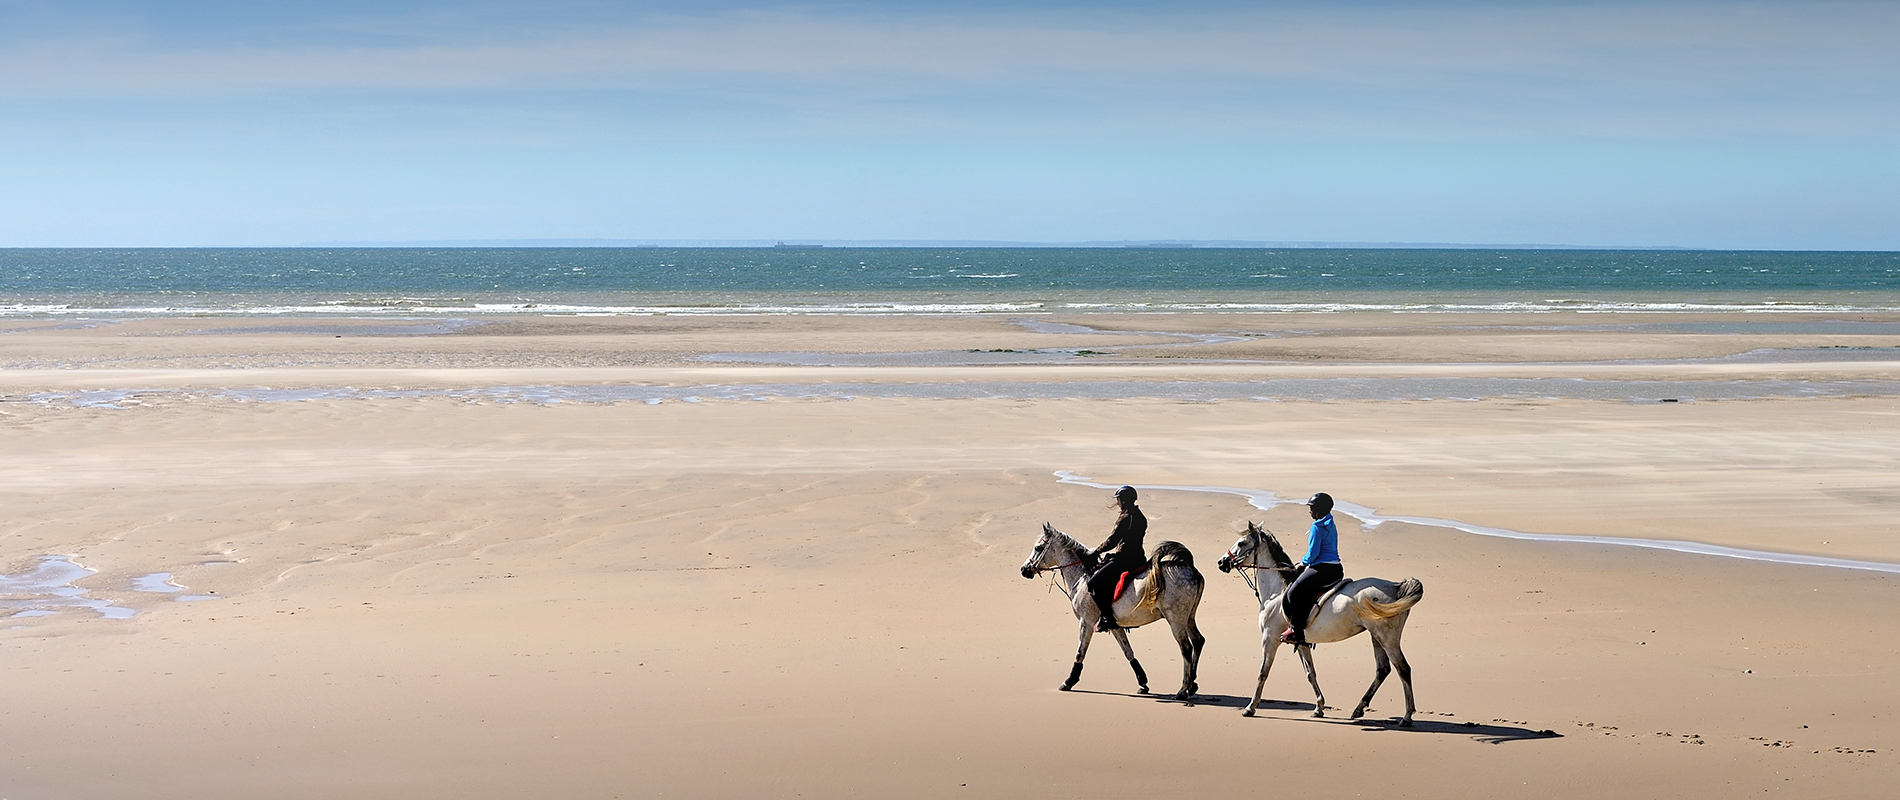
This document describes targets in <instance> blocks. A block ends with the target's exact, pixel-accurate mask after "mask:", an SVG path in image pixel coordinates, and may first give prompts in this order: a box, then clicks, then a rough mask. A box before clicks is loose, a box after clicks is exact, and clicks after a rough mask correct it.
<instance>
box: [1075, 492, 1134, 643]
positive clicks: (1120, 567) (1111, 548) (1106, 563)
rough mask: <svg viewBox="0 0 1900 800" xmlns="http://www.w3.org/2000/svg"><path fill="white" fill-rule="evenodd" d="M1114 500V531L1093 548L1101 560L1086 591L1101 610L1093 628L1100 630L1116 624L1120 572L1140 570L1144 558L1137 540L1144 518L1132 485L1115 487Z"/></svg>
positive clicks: (1114, 627)
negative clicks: (1116, 513)
mask: <svg viewBox="0 0 1900 800" xmlns="http://www.w3.org/2000/svg"><path fill="white" fill-rule="evenodd" d="M1115 503H1116V505H1118V506H1120V507H1121V515H1120V516H1118V517H1116V518H1115V532H1114V533H1111V534H1109V535H1108V540H1107V541H1105V542H1102V546H1101V547H1097V548H1095V550H1094V552H1093V555H1095V556H1096V557H1098V558H1103V560H1102V562H1101V566H1100V567H1099V568H1097V569H1096V570H1095V574H1094V575H1091V576H1089V594H1090V595H1091V596H1093V597H1094V598H1095V607H1096V608H1098V609H1100V610H1101V612H1102V618H1101V620H1099V621H1097V622H1096V623H1095V630H1097V631H1102V632H1107V631H1112V630H1114V629H1116V628H1118V627H1120V626H1119V625H1116V624H1115V603H1114V600H1115V583H1116V581H1119V580H1121V576H1122V573H1124V572H1140V571H1141V568H1142V566H1143V565H1145V564H1146V563H1147V561H1148V557H1147V556H1146V555H1144V554H1143V553H1142V550H1141V539H1142V537H1144V536H1146V535H1148V517H1147V516H1145V515H1143V514H1142V513H1141V509H1140V508H1139V507H1137V506H1136V505H1135V487H1133V486H1123V487H1122V488H1120V489H1116V490H1115Z"/></svg>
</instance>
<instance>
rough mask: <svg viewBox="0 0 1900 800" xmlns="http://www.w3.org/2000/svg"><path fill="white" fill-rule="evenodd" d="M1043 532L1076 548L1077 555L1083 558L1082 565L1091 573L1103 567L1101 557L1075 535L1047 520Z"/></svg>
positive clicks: (1055, 540)
mask: <svg viewBox="0 0 1900 800" xmlns="http://www.w3.org/2000/svg"><path fill="white" fill-rule="evenodd" d="M1042 533H1043V535H1044V536H1047V537H1049V539H1050V540H1051V541H1054V542H1056V543H1057V544H1060V545H1063V546H1066V547H1068V548H1069V549H1071V550H1074V551H1075V552H1076V557H1077V558H1080V559H1082V567H1083V568H1084V569H1087V570H1088V571H1089V572H1090V573H1091V574H1093V573H1094V572H1095V571H1096V570H1097V569H1100V568H1101V566H1102V565H1101V563H1100V559H1097V558H1096V557H1095V554H1093V553H1091V552H1089V546H1088V545H1085V544H1083V543H1081V542H1079V541H1077V540H1076V538H1075V537H1073V536H1070V535H1068V534H1066V533H1063V532H1062V531H1059V530H1056V526H1054V525H1051V524H1049V523H1047V522H1045V523H1042Z"/></svg>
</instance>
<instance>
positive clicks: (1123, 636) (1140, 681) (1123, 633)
mask: <svg viewBox="0 0 1900 800" xmlns="http://www.w3.org/2000/svg"><path fill="white" fill-rule="evenodd" d="M1114 636H1115V641H1117V642H1119V643H1121V646H1122V655H1124V656H1127V657H1128V666H1130V667H1133V668H1134V670H1135V683H1136V684H1137V685H1139V686H1140V687H1141V688H1140V689H1139V691H1140V693H1141V694H1147V693H1148V673H1147V672H1145V671H1143V670H1142V668H1141V662H1140V661H1137V660H1135V648H1133V647H1130V646H1129V645H1128V629H1127V628H1116V629H1115V630H1114Z"/></svg>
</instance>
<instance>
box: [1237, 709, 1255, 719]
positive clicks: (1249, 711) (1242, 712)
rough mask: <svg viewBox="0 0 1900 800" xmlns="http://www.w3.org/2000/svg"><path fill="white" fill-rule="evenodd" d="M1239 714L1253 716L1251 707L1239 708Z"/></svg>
mask: <svg viewBox="0 0 1900 800" xmlns="http://www.w3.org/2000/svg"><path fill="white" fill-rule="evenodd" d="M1240 715H1241V716H1243V717H1251V716H1253V709H1251V708H1243V709H1241V710H1240Z"/></svg>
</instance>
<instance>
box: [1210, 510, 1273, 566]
mask: <svg viewBox="0 0 1900 800" xmlns="http://www.w3.org/2000/svg"><path fill="white" fill-rule="evenodd" d="M1214 566H1215V567H1217V568H1219V569H1220V571H1222V572H1229V571H1232V570H1233V569H1235V568H1236V567H1255V568H1258V567H1270V568H1274V569H1285V568H1286V567H1289V566H1291V564H1290V563H1289V562H1288V561H1287V556H1286V551H1284V550H1282V549H1280V542H1279V540H1277V539H1274V538H1273V534H1271V533H1268V532H1267V529H1266V528H1262V527H1260V524H1259V523H1257V522H1253V521H1251V520H1249V521H1248V522H1247V532H1246V533H1243V534H1241V535H1240V539H1238V540H1237V541H1235V542H1234V546H1233V547H1232V548H1231V549H1229V550H1228V551H1227V554H1226V555H1223V556H1221V557H1220V560H1219V561H1216V562H1214Z"/></svg>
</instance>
